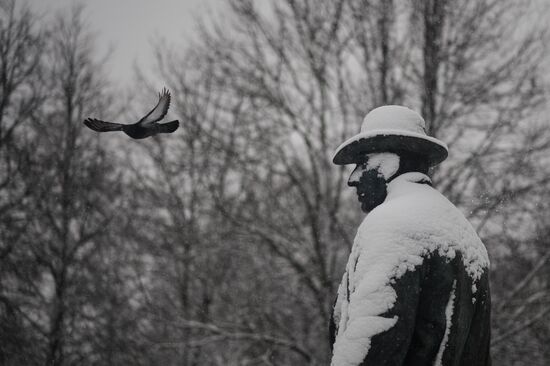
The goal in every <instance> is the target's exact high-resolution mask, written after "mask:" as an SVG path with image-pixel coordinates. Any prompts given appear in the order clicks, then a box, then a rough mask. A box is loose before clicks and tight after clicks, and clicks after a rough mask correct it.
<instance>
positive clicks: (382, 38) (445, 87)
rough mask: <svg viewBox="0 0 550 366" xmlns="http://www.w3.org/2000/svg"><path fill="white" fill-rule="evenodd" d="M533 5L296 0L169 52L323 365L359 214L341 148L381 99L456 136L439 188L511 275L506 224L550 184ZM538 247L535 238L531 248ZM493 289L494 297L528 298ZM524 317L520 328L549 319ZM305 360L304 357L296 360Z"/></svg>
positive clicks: (251, 234)
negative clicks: (187, 52) (340, 161)
mask: <svg viewBox="0 0 550 366" xmlns="http://www.w3.org/2000/svg"><path fill="white" fill-rule="evenodd" d="M528 5H529V4H528V3H527V2H514V1H492V0H487V1H469V0H464V1H459V2H452V3H451V2H446V1H425V2H421V3H419V2H410V1H372V2H364V1H330V2H329V1H322V2H315V3H313V2H312V1H307V0H300V1H298V0H288V1H284V2H278V3H276V4H275V3H274V4H272V5H271V6H269V7H267V8H263V7H262V8H260V7H257V6H255V4H254V3H253V2H252V1H246V0H235V1H231V2H230V10H231V14H232V16H231V17H230V18H229V19H227V18H226V19H224V20H219V21H214V22H213V24H211V26H210V27H206V29H204V32H203V34H204V35H203V37H202V39H201V40H200V41H198V42H197V43H196V44H195V45H193V50H194V51H193V52H194V57H195V58H196V60H197V61H196V62H195V63H194V66H192V67H190V66H189V64H188V63H185V62H184V61H178V59H177V58H175V57H174V55H173V54H169V53H165V52H164V51H163V50H162V49H160V50H158V54H159V61H160V62H159V63H160V66H161V70H162V72H164V73H163V75H164V76H165V77H166V78H167V79H172V80H178V81H177V83H175V85H174V87H173V88H174V89H175V90H181V92H185V93H186V94H191V95H194V98H195V99H194V102H195V104H194V105H196V107H194V108H195V109H197V110H204V111H207V112H205V113H204V116H203V117H202V118H201V119H199V120H194V119H193V118H189V126H193V127H192V128H194V129H198V132H197V133H199V132H200V134H201V136H202V135H204V136H206V137H207V138H208V139H209V140H210V141H211V143H212V144H216V145H217V146H220V147H221V148H222V150H224V151H225V152H224V153H222V156H223V157H226V158H224V159H223V169H222V168H221V167H220V168H213V169H215V171H217V172H218V173H216V174H214V176H216V175H217V174H219V176H220V177H222V179H220V180H219V181H217V182H216V181H212V182H211V183H210V184H211V186H212V191H213V192H216V193H217V194H216V196H215V198H216V201H217V202H216V205H217V207H218V209H219V212H220V213H222V214H223V216H224V220H226V221H227V222H229V223H231V224H232V225H233V228H234V230H235V231H236V232H238V235H239V238H243V239H241V240H243V241H245V240H246V241H247V242H250V243H255V245H257V246H258V247H259V248H262V250H265V251H266V252H267V253H269V255H270V256H272V257H273V258H276V264H275V267H273V270H274V271H275V272H274V273H273V274H272V276H273V277H276V275H275V273H277V274H278V273H284V275H286V276H287V277H285V280H286V281H287V287H286V288H285V291H283V292H282V294H281V296H284V298H285V301H286V302H287V303H289V304H290V303H291V304H293V308H292V312H293V314H294V316H293V323H292V325H288V332H287V339H289V340H290V339H291V340H292V341H294V342H295V343H296V344H299V345H301V346H303V347H304V349H305V350H306V353H308V354H309V355H310V356H311V359H310V360H309V362H311V363H312V364H322V363H324V362H326V360H327V357H328V344H327V339H326V338H325V332H326V330H325V329H326V324H327V319H328V316H329V313H330V304H331V299H332V298H333V296H334V292H335V284H336V283H338V281H339V274H340V273H341V272H342V266H341V264H342V259H343V258H345V256H346V254H347V250H348V249H349V247H350V245H351V239H350V238H351V237H352V236H353V230H354V227H355V226H356V223H357V222H358V220H359V212H358V210H353V209H351V208H350V207H353V203H352V202H351V197H350V195H349V193H348V192H346V191H345V189H344V184H345V176H346V170H345V168H337V167H333V166H332V165H331V164H330V157H331V152H332V151H333V150H334V148H335V147H336V146H337V145H338V144H339V143H340V142H341V141H343V140H344V138H345V137H347V136H350V135H352V134H353V133H355V132H356V131H357V130H358V126H359V123H360V121H361V119H362V117H363V116H364V114H365V113H366V111H368V110H369V109H371V108H373V107H376V106H377V105H380V104H385V103H401V104H405V105H409V106H411V107H413V108H415V109H417V110H419V111H421V112H422V113H423V115H424V116H425V118H426V121H427V123H428V127H429V132H430V133H431V134H432V135H435V136H437V137H439V138H441V139H443V140H444V141H446V142H448V143H449V146H450V148H451V157H450V159H449V160H448V161H447V162H445V163H444V164H442V166H441V167H440V168H439V169H438V170H437V171H434V180H435V181H436V182H437V184H438V186H439V187H440V189H441V190H442V191H443V192H444V194H446V195H447V196H448V197H449V198H450V199H451V200H452V201H453V202H454V203H456V204H458V205H459V206H460V207H462V208H463V209H464V211H465V213H466V214H467V215H468V216H470V218H471V219H472V220H473V222H474V223H475V225H476V226H477V229H478V230H479V231H480V233H481V234H482V236H483V237H484V239H485V242H486V244H487V245H488V247H489V249H490V251H491V254H492V257H493V263H494V272H496V273H498V271H502V268H501V267H499V261H500V260H501V258H502V257H501V256H500V254H497V253H499V252H500V251H501V250H502V249H503V248H509V247H510V246H512V245H515V244H517V243H518V241H517V239H518V238H517V236H510V233H506V232H503V231H502V230H499V228H501V227H502V225H510V224H512V223H514V222H515V221H514V220H516V219H517V218H518V217H520V216H522V217H524V218H527V219H528V218H532V217H534V215H535V214H536V211H533V209H532V207H530V206H532V205H531V204H530V203H529V202H531V203H533V202H536V201H537V200H538V199H539V197H541V196H540V194H541V193H542V190H541V189H540V187H541V186H545V185H546V184H547V182H548V179H549V177H550V175H549V171H548V169H547V167H545V165H544V164H542V161H541V160H540V159H539V157H540V155H541V154H544V153H547V152H548V149H549V147H550V146H549V145H548V141H550V139H549V138H548V137H549V136H548V128H547V124H546V123H537V116H539V115H540V112H541V110H542V107H543V104H542V102H543V101H544V97H545V95H546V94H545V90H544V88H545V86H544V82H543V78H542V77H541V64H542V61H543V59H544V57H546V56H547V47H546V43H545V42H546V40H547V39H548V37H547V34H546V31H545V29H544V27H542V23H540V22H539V21H538V20H539V18H538V17H537V14H535V13H534V12H533V10H534V9H533V8H531V7H529V6H528ZM539 14H540V13H539ZM517 24H522V25H526V26H525V27H522V28H520V27H517ZM527 24H528V25H529V26H527ZM190 68H193V69H194V70H201V72H202V73H201V74H200V75H201V76H202V79H201V78H194V77H192V76H190V74H191V72H190V71H189V69H190ZM182 102H183V103H184V104H183V105H185V103H187V104H188V105H189V100H184V101H182ZM189 128H191V127H189ZM196 154H198V155H199V156H200V154H201V153H200V152H197V153H196ZM204 154H205V155H206V154H209V152H208V150H206V151H205V152H204ZM194 156H197V155H194ZM210 168H211V167H209V168H208V169H210ZM533 173H536V174H533ZM227 177H231V179H230V180H226V179H227ZM497 234H498V235H497ZM531 238H534V239H536V238H537V236H535V235H534V232H525V231H524V232H522V235H521V240H523V241H529V240H530V239H531ZM545 246H546V245H542V247H545ZM544 253H545V251H544V250H542V253H541V254H544ZM523 255H525V253H522V256H523ZM514 263H516V264H515V265H517V261H515V262H514ZM275 268H277V269H275ZM541 268H542V267H541ZM495 278H498V275H495ZM291 279H292V280H291ZM266 283H267V282H266ZM537 286H540V284H539V285H537ZM544 286H546V285H544ZM494 288H495V297H496V298H497V299H498V298H499V296H503V295H501V294H504V293H506V291H509V290H511V291H512V294H513V295H514V296H517V294H518V293H519V292H518V291H516V292H515V294H514V290H513V288H512V289H509V288H507V289H504V288H502V287H500V286H498V285H497V286H494ZM298 289H299V290H298ZM544 309H546V308H544V306H543V309H542V310H544ZM495 310H496V312H495V316H496V318H497V319H499V317H500V316H501V315H500V314H499V312H498V311H499V309H495ZM516 310H517V311H520V310H521V309H518V308H516ZM542 310H541V311H542ZM275 311H277V309H275ZM544 311H545V310H544ZM520 312H521V313H522V314H524V316H525V317H526V318H525V321H524V322H523V323H521V324H519V325H522V324H527V325H526V326H524V327H523V328H521V329H525V328H526V327H528V326H530V325H532V324H534V323H535V321H533V319H535V320H536V319H540V317H541V316H543V315H541V314H544V312H542V313H533V312H532V311H524V310H521V311H520ZM311 314H314V316H311ZM276 316H277V315H276V314H273V319H274V318H276ZM273 323H274V324H276V323H277V322H276V321H274V322H273ZM519 325H518V326H519ZM518 329H519V328H518ZM495 331H496V332H495V333H496V334H495V338H496V339H498V337H499V336H500V335H499V332H501V330H500V328H498V327H496V328H495ZM532 341H533V342H538V340H532ZM320 345H322V346H320ZM511 352H513V351H511ZM503 357H505V356H503ZM298 360H300V361H298ZM303 361H304V360H303V359H301V358H300V356H299V355H298V354H297V355H296V358H295V359H293V361H292V362H294V363H295V362H303ZM306 362H307V361H306Z"/></svg>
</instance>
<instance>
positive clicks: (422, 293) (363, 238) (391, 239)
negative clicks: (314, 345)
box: [331, 173, 490, 366]
mask: <svg viewBox="0 0 550 366" xmlns="http://www.w3.org/2000/svg"><path fill="white" fill-rule="evenodd" d="M429 183H430V180H429V178H428V177H427V176H426V175H424V174H421V173H406V174H403V175H400V176H398V177H397V178H395V179H394V180H393V181H392V182H391V183H389V184H388V195H387V198H386V200H385V201H384V203H382V204H381V205H379V206H378V207H376V208H375V209H374V210H372V211H371V212H370V213H369V214H368V215H367V216H366V218H365V219H364V221H363V222H362V224H361V225H360V227H359V229H358V232H357V235H356V237H355V241H354V244H353V248H352V251H351V254H350V256H349V260H348V263H347V266H346V271H345V273H344V276H343V279H342V282H341V284H340V287H339V289H338V297H337V300H336V303H335V307H334V313H333V324H331V328H332V330H333V334H332V337H333V340H334V344H333V357H332V363H331V365H332V366H358V365H376V366H381V365H419V366H420V365H451V364H452V365H480V366H481V365H483V366H486V365H489V364H490V358H489V353H488V352H489V322H490V297H489V284H488V267H489V259H488V257H487V251H486V249H485V247H484V245H483V243H482V242H481V240H480V239H479V237H478V236H477V234H476V233H475V230H474V229H473V228H472V226H471V225H470V223H469V222H468V221H467V220H466V218H465V217H464V216H463V215H462V213H460V211H459V210H458V209H457V208H456V207H455V206H454V205H453V204H452V203H451V202H449V201H448V200H447V199H446V198H445V197H443V196H442V195H441V194H440V193H439V192H438V191H436V190H435V189H433V188H432V187H431V185H430V184H429Z"/></svg>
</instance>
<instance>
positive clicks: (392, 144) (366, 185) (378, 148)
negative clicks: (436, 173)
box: [333, 105, 448, 212]
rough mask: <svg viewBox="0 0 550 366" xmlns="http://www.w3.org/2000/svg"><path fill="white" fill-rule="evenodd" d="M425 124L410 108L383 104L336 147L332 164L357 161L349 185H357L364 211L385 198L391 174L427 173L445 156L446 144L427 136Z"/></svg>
mask: <svg viewBox="0 0 550 366" xmlns="http://www.w3.org/2000/svg"><path fill="white" fill-rule="evenodd" d="M425 125H426V124H425V121H424V119H423V118H422V117H421V116H420V115H419V114H418V113H416V112H414V111H413V110H411V109H409V108H406V107H402V106H394V105H390V106H382V107H379V108H376V109H374V110H372V111H371V112H370V113H368V114H367V116H366V117H365V119H364V120H363V124H362V125H361V131H360V132H359V133H358V134H357V135H355V136H353V137H351V138H350V139H348V140H347V141H345V142H344V143H343V144H342V145H340V146H339V147H338V149H336V153H335V154H334V158H333V162H334V163H335V164H338V165H344V164H356V168H355V170H354V171H353V172H352V174H351V176H350V178H349V180H348V185H349V186H351V187H355V188H356V189H357V195H358V197H359V201H360V202H361V209H362V210H363V211H365V212H369V211H371V210H372V209H373V208H374V207H376V206H378V205H379V204H381V203H382V202H384V199H385V198H386V186H387V184H388V183H389V182H390V181H391V180H392V179H393V178H395V177H397V176H398V175H400V174H402V173H405V172H410V171H419V172H423V173H427V171H428V169H429V168H430V167H431V166H435V165H437V164H439V163H440V162H442V161H443V160H445V159H446V158H447V155H448V151H447V146H446V145H445V143H443V142H442V141H440V140H438V139H436V138H433V137H430V136H428V135H427V134H426V128H425Z"/></svg>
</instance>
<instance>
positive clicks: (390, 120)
mask: <svg viewBox="0 0 550 366" xmlns="http://www.w3.org/2000/svg"><path fill="white" fill-rule="evenodd" d="M387 129H391V130H404V131H409V132H415V133H418V134H423V135H425V134H426V122H424V119H423V118H422V116H420V115H419V114H418V113H416V112H415V111H413V110H412V109H410V108H407V107H403V106H400V105H385V106H382V107H378V108H375V109H373V110H372V111H370V112H369V113H368V114H367V115H366V116H365V119H364V120H363V123H362V125H361V132H366V131H369V130H371V131H372V130H387Z"/></svg>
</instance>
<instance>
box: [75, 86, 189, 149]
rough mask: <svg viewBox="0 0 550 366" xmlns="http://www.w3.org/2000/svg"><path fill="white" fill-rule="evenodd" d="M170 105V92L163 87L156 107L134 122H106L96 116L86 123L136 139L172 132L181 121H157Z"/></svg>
mask: <svg viewBox="0 0 550 366" xmlns="http://www.w3.org/2000/svg"><path fill="white" fill-rule="evenodd" d="M169 107H170V92H169V91H168V89H166V88H163V89H162V92H161V93H159V101H158V103H157V105H156V106H155V108H153V109H152V110H151V111H150V112H149V113H147V114H146V115H145V116H144V117H143V118H141V119H140V120H139V121H137V122H136V123H134V124H121V123H114V122H105V121H102V120H99V119H96V118H86V119H85V120H84V124H85V125H86V126H88V127H89V128H91V129H92V130H94V131H97V132H111V131H123V132H124V133H125V134H127V135H128V136H130V137H131V138H134V139H143V138H146V137H149V136H153V135H156V134H157V133H172V132H174V131H175V130H177V129H178V127H179V121H178V120H174V121H170V122H166V123H157V122H158V121H160V120H161V119H163V118H164V116H166V113H167V112H168V108H169Z"/></svg>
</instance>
